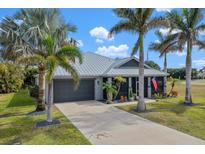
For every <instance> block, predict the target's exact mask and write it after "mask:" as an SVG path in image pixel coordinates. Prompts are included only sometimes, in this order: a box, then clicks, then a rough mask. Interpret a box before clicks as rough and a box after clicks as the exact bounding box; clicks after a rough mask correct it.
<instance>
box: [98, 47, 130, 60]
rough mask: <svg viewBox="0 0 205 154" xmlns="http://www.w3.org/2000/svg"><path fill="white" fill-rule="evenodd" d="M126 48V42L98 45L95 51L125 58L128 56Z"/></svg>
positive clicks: (112, 56)
mask: <svg viewBox="0 0 205 154" xmlns="http://www.w3.org/2000/svg"><path fill="white" fill-rule="evenodd" d="M128 50H129V47H128V46H127V44H121V45H119V46H114V45H110V46H108V47H106V46H102V47H98V49H97V51H96V52H95V53H97V54H100V55H103V56H107V57H111V58H125V57H128V56H129V54H128Z"/></svg>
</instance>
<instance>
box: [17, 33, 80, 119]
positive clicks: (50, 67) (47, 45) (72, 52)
mask: <svg viewBox="0 0 205 154" xmlns="http://www.w3.org/2000/svg"><path fill="white" fill-rule="evenodd" d="M60 44H61V42H59V40H58V39H56V38H53V37H52V36H51V35H48V36H45V37H44V39H43V42H42V46H43V51H44V52H41V51H39V53H36V54H34V55H31V56H28V57H22V58H19V62H20V63H24V62H26V63H27V61H28V60H33V61H35V60H36V61H41V65H43V66H44V70H45V71H46V80H47V82H48V112H47V113H48V119H47V121H48V122H52V106H53V101H52V100H51V92H52V91H51V90H52V86H53V85H52V79H53V76H54V72H55V71H56V68H57V67H58V66H60V67H62V68H64V69H65V70H66V71H67V72H69V73H70V74H71V77H72V78H73V80H74V81H75V83H76V84H77V85H78V84H79V76H78V73H77V71H76V70H75V68H74V67H73V65H72V64H73V63H76V62H77V61H76V60H78V62H79V63H80V64H81V63H82V60H83V58H82V55H81V53H80V50H79V49H78V48H77V47H75V46H73V45H64V46H61V45H60Z"/></svg>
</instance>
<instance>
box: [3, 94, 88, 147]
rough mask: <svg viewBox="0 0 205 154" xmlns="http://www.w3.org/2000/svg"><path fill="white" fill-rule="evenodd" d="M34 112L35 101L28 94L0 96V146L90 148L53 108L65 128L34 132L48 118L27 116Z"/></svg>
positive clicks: (55, 115)
mask: <svg viewBox="0 0 205 154" xmlns="http://www.w3.org/2000/svg"><path fill="white" fill-rule="evenodd" d="M34 109H35V99H33V98H31V97H29V96H28V93H27V91H25V90H24V91H21V92H19V93H11V94H0V144H90V142H89V141H88V140H87V139H86V138H85V137H84V136H83V135H82V134H81V132H80V131H79V130H78V129H77V128H76V127H75V126H74V125H73V124H72V123H71V122H70V121H68V120H67V119H66V118H65V116H64V115H63V114H62V113H61V112H60V111H58V109H57V108H54V118H57V119H60V121H61V122H62V124H60V125H55V126H54V125H53V126H48V127H44V128H35V123H36V122H38V121H41V120H44V119H46V115H40V116H26V113H28V112H31V111H33V110H34Z"/></svg>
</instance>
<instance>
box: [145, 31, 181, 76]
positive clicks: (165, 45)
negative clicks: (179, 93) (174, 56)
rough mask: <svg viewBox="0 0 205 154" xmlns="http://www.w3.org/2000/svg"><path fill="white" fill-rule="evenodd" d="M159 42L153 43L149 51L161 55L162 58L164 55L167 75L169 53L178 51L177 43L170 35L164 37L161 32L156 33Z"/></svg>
mask: <svg viewBox="0 0 205 154" xmlns="http://www.w3.org/2000/svg"><path fill="white" fill-rule="evenodd" d="M155 34H156V36H157V39H158V41H155V42H151V43H150V46H149V49H150V50H153V51H157V52H159V53H160V57H162V56H163V55H164V69H163V70H164V72H165V73H167V53H169V52H173V51H177V49H178V47H177V45H176V41H175V40H173V37H172V36H170V34H169V33H168V34H165V35H163V34H162V32H160V31H159V30H158V31H156V33H155Z"/></svg>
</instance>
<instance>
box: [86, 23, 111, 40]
mask: <svg viewBox="0 0 205 154" xmlns="http://www.w3.org/2000/svg"><path fill="white" fill-rule="evenodd" d="M89 33H90V35H91V36H92V37H95V38H96V39H101V40H113V39H114V37H111V38H108V34H109V31H108V30H107V29H105V28H104V27H102V26H100V27H95V28H93V29H91V30H90V32H89Z"/></svg>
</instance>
